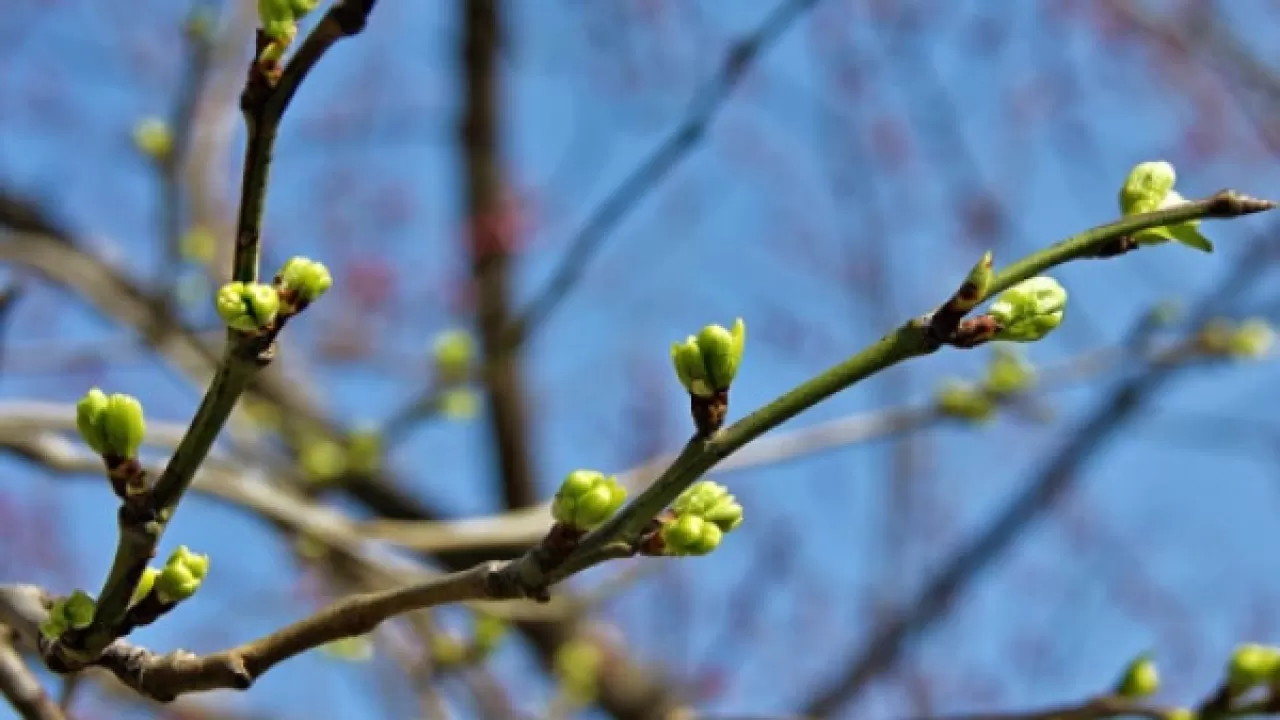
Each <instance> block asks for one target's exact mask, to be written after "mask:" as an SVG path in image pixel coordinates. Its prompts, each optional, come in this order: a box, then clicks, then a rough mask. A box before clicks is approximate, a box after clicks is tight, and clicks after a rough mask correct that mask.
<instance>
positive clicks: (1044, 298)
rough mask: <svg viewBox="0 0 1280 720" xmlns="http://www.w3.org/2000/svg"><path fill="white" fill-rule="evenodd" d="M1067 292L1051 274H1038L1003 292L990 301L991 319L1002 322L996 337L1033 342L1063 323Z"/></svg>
mask: <svg viewBox="0 0 1280 720" xmlns="http://www.w3.org/2000/svg"><path fill="white" fill-rule="evenodd" d="M1066 307H1067V291H1066V289H1064V288H1063V287H1062V285H1060V284H1058V281H1057V280H1054V279H1053V278H1051V277H1046V276H1039V277H1033V278H1031V279H1029V280H1023V281H1022V282H1020V283H1018V284H1017V285H1014V286H1013V287H1011V288H1009V289H1008V290H1005V291H1004V292H1002V293H1000V296H999V297H998V298H996V301H995V302H994V303H992V304H991V309H990V311H989V313H990V315H991V317H992V318H994V319H995V320H996V322H997V323H999V324H1000V329H999V330H997V331H996V334H995V337H994V338H993V339H995V340H1010V341H1013V342H1032V341H1035V340H1039V339H1041V338H1043V337H1044V336H1046V335H1048V334H1049V333H1050V332H1051V331H1052V330H1053V329H1054V328H1056V327H1058V325H1060V324H1061V323H1062V317H1063V313H1064V312H1065V310H1066Z"/></svg>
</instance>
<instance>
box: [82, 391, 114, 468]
mask: <svg viewBox="0 0 1280 720" xmlns="http://www.w3.org/2000/svg"><path fill="white" fill-rule="evenodd" d="M106 409H107V394H106V393H104V392H102V390H100V389H99V388H96V387H95V388H90V389H89V392H87V393H85V395H84V397H82V398H80V402H78V403H76V428H77V429H79V430H80V437H82V438H84V441H85V443H87V444H88V445H89V447H91V448H93V451H94V452H95V453H98V454H99V455H103V454H105V453H106V452H107V439H106V437H105V436H104V435H103V433H102V413H103V412H104V411H105V410H106Z"/></svg>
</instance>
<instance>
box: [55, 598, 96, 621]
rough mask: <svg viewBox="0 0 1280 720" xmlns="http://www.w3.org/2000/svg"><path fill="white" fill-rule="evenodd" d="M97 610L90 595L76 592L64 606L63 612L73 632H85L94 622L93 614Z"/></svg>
mask: <svg viewBox="0 0 1280 720" xmlns="http://www.w3.org/2000/svg"><path fill="white" fill-rule="evenodd" d="M95 609H96V603H95V602H94V600H93V597H92V596H90V595H89V593H87V592H85V591H83V590H76V591H75V592H73V593H71V596H70V597H68V598H67V599H66V604H65V605H64V606H63V612H64V613H65V615H66V618H67V624H68V625H69V626H70V627H71V628H72V629H73V630H83V629H85V628H87V627H89V625H90V624H91V623H92V622H93V612H94V610H95Z"/></svg>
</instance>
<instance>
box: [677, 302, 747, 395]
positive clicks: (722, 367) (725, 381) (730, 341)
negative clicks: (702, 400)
mask: <svg viewBox="0 0 1280 720" xmlns="http://www.w3.org/2000/svg"><path fill="white" fill-rule="evenodd" d="M746 341H747V325H746V323H745V322H743V321H742V318H738V319H737V320H735V321H734V323H733V328H732V329H731V330H726V329H725V328H723V327H721V326H719V325H708V326H706V327H704V328H702V330H701V331H700V332H699V333H698V335H697V336H696V337H695V336H693V335H690V336H689V337H687V338H685V341H684V342H682V343H675V344H673V345H672V346H671V363H672V365H673V366H674V367H675V370H676V377H678V378H679V379H680V384H681V385H683V386H684V388H685V390H686V391H688V392H689V393H690V394H692V395H697V396H698V397H711V396H712V395H714V394H715V393H717V392H721V391H725V390H728V389H729V386H730V385H732V384H733V379H734V377H736V376H737V374H738V366H739V365H740V364H741V363H742V353H743V349H744V348H745V346H746Z"/></svg>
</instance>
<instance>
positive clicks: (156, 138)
mask: <svg viewBox="0 0 1280 720" xmlns="http://www.w3.org/2000/svg"><path fill="white" fill-rule="evenodd" d="M133 144H134V147H136V148H138V151H139V152H141V153H142V154H143V155H146V156H147V157H149V158H151V159H152V160H156V161H160V160H164V159H165V158H167V157H168V156H169V153H170V152H172V151H173V133H171V132H169V125H168V123H166V122H165V121H164V120H161V119H160V118H155V117H149V118H144V119H143V120H140V121H139V122H138V124H137V125H134V126H133Z"/></svg>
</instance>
